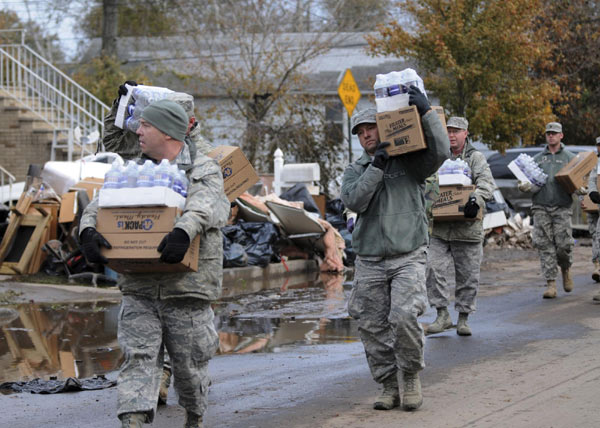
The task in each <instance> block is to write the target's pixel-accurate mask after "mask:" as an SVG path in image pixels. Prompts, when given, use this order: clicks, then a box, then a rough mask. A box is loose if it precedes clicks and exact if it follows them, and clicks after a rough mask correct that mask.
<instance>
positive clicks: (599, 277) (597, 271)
mask: <svg viewBox="0 0 600 428" xmlns="http://www.w3.org/2000/svg"><path fill="white" fill-rule="evenodd" d="M592 279H593V280H594V281H596V282H600V262H599V261H598V260H595V261H594V273H593V274H592Z"/></svg>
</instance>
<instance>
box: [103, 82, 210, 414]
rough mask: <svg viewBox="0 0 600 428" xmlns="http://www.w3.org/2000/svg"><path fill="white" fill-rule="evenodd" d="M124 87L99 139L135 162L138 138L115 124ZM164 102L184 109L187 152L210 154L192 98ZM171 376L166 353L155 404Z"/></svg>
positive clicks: (163, 399)
mask: <svg viewBox="0 0 600 428" xmlns="http://www.w3.org/2000/svg"><path fill="white" fill-rule="evenodd" d="M125 84H128V85H129V86H137V83H136V82H135V81H132V80H128V81H126V82H125V83H124V84H123V85H121V86H119V90H118V96H117V98H116V99H115V100H114V101H113V104H112V107H111V109H110V111H109V113H108V114H107V115H106V117H105V118H104V137H103V138H102V142H103V144H104V147H105V149H106V150H107V151H110V152H114V153H117V154H119V155H120V156H121V157H122V158H123V159H125V160H130V159H137V158H139V157H140V155H141V154H142V151H141V149H140V143H139V140H138V136H137V134H136V133H135V132H132V131H131V130H129V129H122V128H119V127H118V126H116V125H115V118H116V116H117V109H118V107H119V99H120V98H121V95H126V94H127V87H126V86H125ZM167 99H169V100H171V101H175V102H176V103H177V104H179V105H180V106H181V107H183V109H184V110H185V112H186V113H187V117H188V125H187V132H186V135H185V139H184V142H185V144H186V145H187V146H188V147H189V148H190V152H191V153H196V152H200V153H202V154H203V155H205V154H207V153H208V152H210V151H211V150H212V149H213V148H212V146H211V145H210V144H209V143H207V142H206V141H205V140H204V138H202V135H201V132H200V124H199V123H198V122H197V121H196V117H195V113H194V97H193V96H191V95H189V94H185V93H182V92H174V93H171V94H169V95H168V96H167ZM171 374H172V370H171V363H170V359H169V355H168V353H167V354H165V367H164V371H163V375H162V380H161V383H160V394H159V395H158V404H166V403H167V395H168V392H169V385H170V384H171Z"/></svg>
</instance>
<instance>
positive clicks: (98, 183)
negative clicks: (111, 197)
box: [69, 177, 104, 201]
mask: <svg viewBox="0 0 600 428" xmlns="http://www.w3.org/2000/svg"><path fill="white" fill-rule="evenodd" d="M103 184H104V179H103V178H94V177H87V178H84V179H83V180H81V181H80V182H79V183H75V184H74V185H73V186H71V188H70V189H69V192H73V191H75V190H85V191H86V192H87V194H88V197H89V198H90V201H91V200H92V199H94V197H95V196H96V195H97V194H98V191H99V190H100V189H101V188H102V185H103Z"/></svg>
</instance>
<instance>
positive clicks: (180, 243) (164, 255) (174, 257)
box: [157, 227, 190, 263]
mask: <svg viewBox="0 0 600 428" xmlns="http://www.w3.org/2000/svg"><path fill="white" fill-rule="evenodd" d="M189 247H190V238H189V236H188V234H187V233H185V231H184V230H183V229H179V228H178V227H176V228H175V229H173V230H172V231H170V232H169V233H168V234H167V235H165V237H164V238H163V239H162V241H160V244H158V248H157V250H158V252H159V253H161V255H160V260H161V261H163V262H165V263H179V262H180V261H182V260H183V256H185V252H186V251H187V250H188V248H189Z"/></svg>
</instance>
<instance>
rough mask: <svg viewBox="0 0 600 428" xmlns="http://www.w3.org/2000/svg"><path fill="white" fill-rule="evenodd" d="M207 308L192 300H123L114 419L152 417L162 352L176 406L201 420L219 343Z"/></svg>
mask: <svg viewBox="0 0 600 428" xmlns="http://www.w3.org/2000/svg"><path fill="white" fill-rule="evenodd" d="M213 319H214V314H213V311H212V308H211V307H210V302H208V301H206V300H201V299H195V298H187V297H186V298H176V299H165V300H157V299H151V298H146V297H140V296H132V295H125V296H123V301H122V303H121V311H120V314H119V327H118V340H119V344H120V346H121V350H122V351H123V355H124V357H125V361H124V363H123V365H122V366H121V372H120V373H119V378H118V383H117V390H118V410H117V412H118V414H119V415H121V414H123V413H128V412H144V413H146V415H147V422H152V420H153V419H154V414H155V413H156V405H157V401H158V390H159V388H160V379H161V375H162V371H163V357H164V355H163V353H164V352H163V350H164V349H165V348H166V349H167V351H168V353H169V356H170V360H171V365H172V369H173V375H174V379H175V382H174V384H175V390H176V391H177V394H178V396H179V404H180V405H181V406H182V407H184V408H185V409H186V410H187V411H190V412H193V413H196V414H199V415H202V414H204V411H205V410H206V406H207V400H208V398H207V392H208V384H209V378H208V360H210V358H211V357H212V356H213V355H214V354H215V352H216V350H217V348H218V343H219V339H218V336H217V332H216V330H215V327H214V325H213Z"/></svg>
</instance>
